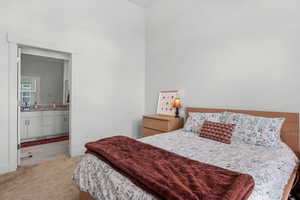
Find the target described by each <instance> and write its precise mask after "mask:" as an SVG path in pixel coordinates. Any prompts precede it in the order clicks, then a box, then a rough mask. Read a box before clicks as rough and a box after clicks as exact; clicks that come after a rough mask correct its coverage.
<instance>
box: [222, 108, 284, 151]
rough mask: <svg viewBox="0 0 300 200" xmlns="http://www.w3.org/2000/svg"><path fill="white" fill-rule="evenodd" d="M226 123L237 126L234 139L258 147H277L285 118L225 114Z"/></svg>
mask: <svg viewBox="0 0 300 200" xmlns="http://www.w3.org/2000/svg"><path fill="white" fill-rule="evenodd" d="M224 116H225V119H226V120H225V121H226V123H230V124H236V127H235V129H234V131H233V135H232V139H234V140H239V141H243V142H245V143H247V144H254V145H257V146H265V147H276V146H278V145H279V143H280V131H281V127H282V124H283V122H284V118H267V117H258V116H253V115H247V114H241V113H231V112H225V113H224Z"/></svg>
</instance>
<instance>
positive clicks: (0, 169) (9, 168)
mask: <svg viewBox="0 0 300 200" xmlns="http://www.w3.org/2000/svg"><path fill="white" fill-rule="evenodd" d="M16 170H17V168H15V167H14V166H7V165H0V174H5V173H9V172H14V171H16Z"/></svg>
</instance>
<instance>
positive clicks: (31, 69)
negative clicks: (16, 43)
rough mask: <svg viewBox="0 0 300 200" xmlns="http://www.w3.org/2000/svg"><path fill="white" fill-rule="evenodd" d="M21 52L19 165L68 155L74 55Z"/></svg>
mask: <svg viewBox="0 0 300 200" xmlns="http://www.w3.org/2000/svg"><path fill="white" fill-rule="evenodd" d="M18 51H19V53H18V54H19V55H18V57H19V59H18V60H19V61H18V66H19V70H18V99H19V105H18V165H19V166H27V165H33V164H36V163H39V162H42V161H44V160H52V159H56V158H58V157H62V156H69V149H70V148H69V124H70V123H69V119H70V117H69V105H70V92H71V88H70V80H71V73H70V71H71V70H70V67H71V56H70V55H69V54H65V53H60V52H54V51H49V50H42V49H35V48H31V47H25V46H21V47H19V49H18Z"/></svg>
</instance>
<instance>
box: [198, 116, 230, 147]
mask: <svg viewBox="0 0 300 200" xmlns="http://www.w3.org/2000/svg"><path fill="white" fill-rule="evenodd" d="M234 127H235V124H224V123H218V122H211V121H205V122H204V123H203V126H202V129H201V132H200V137H204V138H208V139H212V140H216V141H219V142H223V143H226V144H230V142H231V141H230V139H231V136H232V132H233V129H234Z"/></svg>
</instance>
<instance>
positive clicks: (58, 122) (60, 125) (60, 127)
mask: <svg viewBox="0 0 300 200" xmlns="http://www.w3.org/2000/svg"><path fill="white" fill-rule="evenodd" d="M64 118H65V116H64V115H56V116H55V134H61V133H64Z"/></svg>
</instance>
